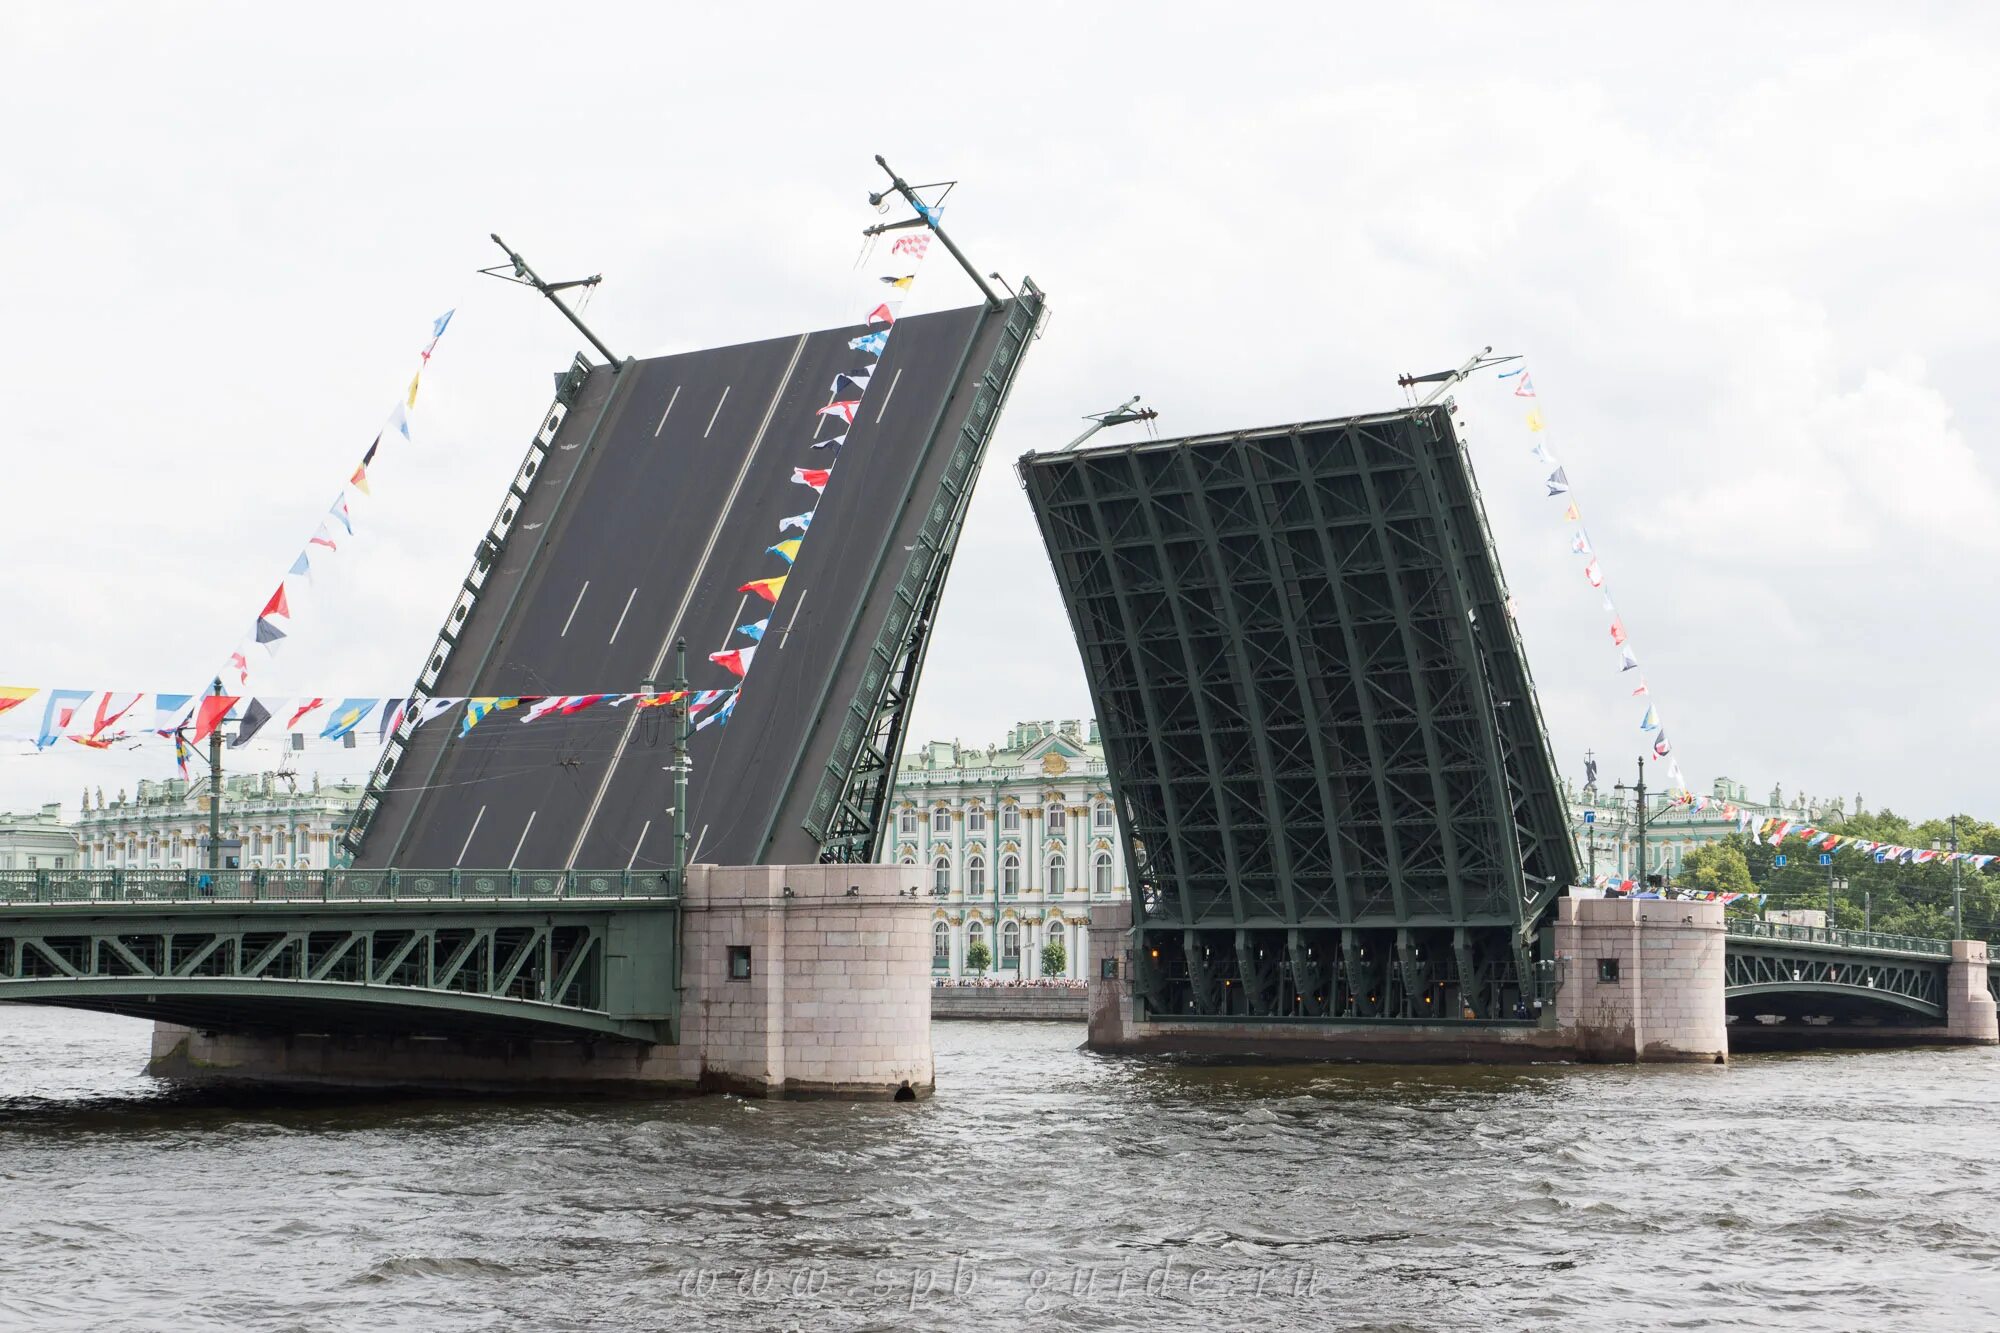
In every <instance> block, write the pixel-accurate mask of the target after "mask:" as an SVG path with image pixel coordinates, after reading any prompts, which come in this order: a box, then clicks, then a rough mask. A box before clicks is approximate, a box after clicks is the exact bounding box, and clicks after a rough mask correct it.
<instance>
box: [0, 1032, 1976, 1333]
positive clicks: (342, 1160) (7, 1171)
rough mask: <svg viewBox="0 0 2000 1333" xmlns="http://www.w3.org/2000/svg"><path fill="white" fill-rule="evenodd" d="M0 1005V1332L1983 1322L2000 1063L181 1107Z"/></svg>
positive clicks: (90, 1037) (1817, 1060) (1002, 1079)
mask: <svg viewBox="0 0 2000 1333" xmlns="http://www.w3.org/2000/svg"><path fill="white" fill-rule="evenodd" d="M146 1031H147V1030H146V1028H145V1026H144V1025H142V1024H139V1023H136V1022H132V1021H129V1020H124V1019H112V1018H104V1017H98V1016H94V1015H88V1014H81V1013H68V1012H64V1011H61V1010H21V1009H0V1327H4V1328H75V1329H93V1330H96V1329H176V1330H180V1329H194V1328H232V1329H286V1330H292V1329H299V1330H304V1329H341V1330H347V1329H386V1328H395V1329H424V1330H432V1329H486V1328H492V1329H503V1328H504V1329H517V1328H518V1329H581V1328H615V1329H649V1328H666V1327H673V1328H675V1329H685V1328H744V1327H757V1328H801V1329H814V1330H818V1329H864V1328H952V1327H964V1326H979V1327H994V1326H1001V1327H1006V1326H1021V1327H1037V1328H1041V1327H1047V1328H1076V1329H1148V1330H1151V1329H1162V1328H1199V1329H1219V1328H1242V1327H1249V1326H1252V1325H1257V1324H1266V1323H1271V1322H1274V1321H1283V1322H1284V1326H1286V1327H1299V1328H1354V1329H1385V1330H1386V1329H1424V1330H1430V1329H1482V1330H1498V1329H1517V1328H1518V1329H1529V1328H1533V1329H1541V1328H1564V1329H1571V1328H1574V1329H1634V1328H1701V1327H1711V1328H1712V1327H1722V1328H1729V1327H1734V1328H1745V1329H1855V1328H1867V1329H1901V1328H1908V1329H1921V1328H1930V1327H1937V1326H1939V1325H1941V1324H1946V1323H1949V1324H1951V1325H1953V1326H1955V1327H1959V1328H2000V1055H1996V1053H1995V1052H1993V1051H1990V1050H1977V1051H1909V1052H1899V1053H1874V1054H1862V1055H1842V1056H1831V1055H1829V1056H1818V1055H1807V1056H1800V1055H1787V1056H1764V1057H1752V1058H1743V1059H1739V1060H1738V1061H1736V1062H1735V1063H1734V1064H1732V1065H1730V1066H1729V1067H1727V1068H1716V1067H1712V1066H1693V1067H1687V1068H1648V1069H1621V1068H1581V1067H1579V1068H1570V1067H1562V1066H1545V1067H1534V1068H1527V1069H1463V1068H1409V1067H1401V1068H1396V1067H1366V1066H1355V1065H1294V1066H1288V1067H1282V1068H1267V1069H1232V1068H1226V1067H1219V1066H1215V1065H1210V1064H1199V1063H1189V1062H1173V1061H1165V1060H1135V1059H1108V1058H1100V1057H1097V1056H1093V1055H1090V1054H1087V1053H1084V1052H1081V1051H1079V1050H1077V1049H1076V1047H1077V1042H1078V1041H1079V1039H1080V1038H1081V1036H1082V1030H1081V1028H1080V1027H1079V1026H1073V1025H1068V1024H1062V1025H1057V1024H1000V1023H939V1024H936V1025H935V1026H934V1028H933V1033H934V1036H935V1039H936V1043H937V1057H938V1059H937V1064H938V1089H939V1091H938V1095H937V1096H936V1097H935V1098H934V1099H933V1100H931V1101H928V1102H925V1103H920V1104H917V1105H895V1104H890V1103H869V1104H849V1103H840V1102H753V1101H745V1100H740V1099H737V1098H723V1097H710V1098H699V1099H689V1100H685V1101H674V1102H666V1103H637V1102H619V1101H585V1102H563V1101H555V1100H517V1101H501V1102H493V1101H476V1100H463V1101H459V1100H445V1099H437V1098H382V1097H366V1098H335V1099H327V1098H311V1097H290V1096H286V1097H272V1096H268V1095H249V1094H242V1093H237V1094H232V1095H228V1096H218V1095H215V1094H188V1093H180V1092H174V1091H172V1090H170V1089H167V1088H163V1087H162V1086H160V1085H158V1084H155V1083H153V1082H151V1081H149V1080H147V1079H145V1078H143V1077H142V1076H140V1075H139V1074H138V1072H137V1071H138V1068H139V1065H140V1063H141V1061H142V1059H143V1058H144V1054H145V1047H146Z"/></svg>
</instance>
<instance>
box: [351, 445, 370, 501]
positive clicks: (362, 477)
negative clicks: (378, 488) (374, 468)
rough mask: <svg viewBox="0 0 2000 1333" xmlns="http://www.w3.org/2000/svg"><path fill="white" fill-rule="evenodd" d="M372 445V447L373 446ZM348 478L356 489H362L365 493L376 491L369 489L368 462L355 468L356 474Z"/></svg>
mask: <svg viewBox="0 0 2000 1333" xmlns="http://www.w3.org/2000/svg"><path fill="white" fill-rule="evenodd" d="M370 447H371V448H372V447H373V446H370ZM347 480H348V484H349V485H351V486H353V487H354V489H355V490H357V491H360V492H361V493H362V494H363V495H373V494H374V493H375V492H373V491H371V490H369V489H368V465H367V464H366V463H363V464H361V465H360V466H359V467H357V468H355V469H354V475H353V476H351V477H349V478H348V479H347Z"/></svg>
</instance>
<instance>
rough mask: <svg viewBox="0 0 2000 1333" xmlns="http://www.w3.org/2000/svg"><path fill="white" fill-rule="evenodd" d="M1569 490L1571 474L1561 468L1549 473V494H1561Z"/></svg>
mask: <svg viewBox="0 0 2000 1333" xmlns="http://www.w3.org/2000/svg"><path fill="white" fill-rule="evenodd" d="M1567 490H1569V474H1568V473H1567V472H1564V471H1563V470H1562V469H1561V468H1557V469H1556V470H1555V471H1554V472H1551V473H1549V494H1550V495H1561V494H1563V493H1564V492H1565V491H1567Z"/></svg>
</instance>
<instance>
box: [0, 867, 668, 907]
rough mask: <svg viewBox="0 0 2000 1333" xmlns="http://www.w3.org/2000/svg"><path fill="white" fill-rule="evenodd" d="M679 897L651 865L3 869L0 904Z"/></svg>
mask: <svg viewBox="0 0 2000 1333" xmlns="http://www.w3.org/2000/svg"><path fill="white" fill-rule="evenodd" d="M679 897H680V894H679V892H678V891H677V890H676V888H675V886H674V885H673V883H672V882H671V878H670V877H669V876H667V875H663V874H661V873H660V872H658V871H647V870H636V871H635V870H461V869H452V870H400V869H398V870H57V871H52V870H0V906H53V905H57V904H64V903H142V902H161V903H267V902H275V903H287V902H314V903H319V902H342V903H346V902H353V903H366V902H428V901H437V900H444V901H451V902H466V901H522V900H534V901H563V902H579V901H582V902H588V901H593V900H601V899H614V900H615V899H632V898H644V899H655V900H657V899H667V900H678V899H679Z"/></svg>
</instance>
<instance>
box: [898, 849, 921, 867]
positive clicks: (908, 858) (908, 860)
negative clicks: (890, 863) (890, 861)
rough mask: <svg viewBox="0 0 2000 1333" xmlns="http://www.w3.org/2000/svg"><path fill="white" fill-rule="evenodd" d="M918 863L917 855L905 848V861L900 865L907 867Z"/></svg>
mask: <svg viewBox="0 0 2000 1333" xmlns="http://www.w3.org/2000/svg"><path fill="white" fill-rule="evenodd" d="M916 863H917V854H916V853H915V852H913V851H910V850H909V849H908V848H904V849H903V859H902V861H901V862H900V863H899V864H902V865H906V866H913V865H915V864H916Z"/></svg>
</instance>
